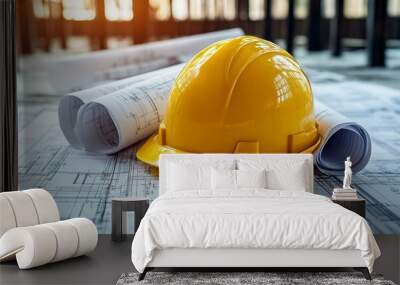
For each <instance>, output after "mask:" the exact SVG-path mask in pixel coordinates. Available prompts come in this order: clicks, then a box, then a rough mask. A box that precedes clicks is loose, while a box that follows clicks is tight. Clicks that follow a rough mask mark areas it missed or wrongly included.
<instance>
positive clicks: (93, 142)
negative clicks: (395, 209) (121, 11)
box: [74, 65, 371, 175]
mask: <svg viewBox="0 0 400 285" xmlns="http://www.w3.org/2000/svg"><path fill="white" fill-rule="evenodd" d="M180 68H182V67H181V66H180V65H178V66H177V67H173V68H166V69H163V70H162V71H160V73H157V74H155V75H154V73H151V74H153V75H154V76H152V77H150V76H148V78H149V79H147V80H144V81H140V82H137V83H135V84H132V85H130V86H128V87H125V88H123V89H121V90H118V91H116V92H113V93H110V94H108V95H106V96H103V97H99V98H97V99H94V100H91V101H90V102H89V103H86V104H84V105H81V106H80V108H79V113H78V118H77V119H76V128H75V131H74V135H75V136H76V139H77V140H78V141H79V144H80V146H81V147H83V148H84V149H85V150H86V151H89V152H94V153H102V154H111V153H115V152H118V151H120V150H121V149H124V148H126V147H128V146H130V145H132V144H134V143H136V142H138V141H140V140H142V139H144V138H146V137H147V136H149V135H150V134H152V133H153V132H155V131H156V130H157V129H158V126H159V124H160V122H161V121H162V120H163V118H164V114H165V109H166V105H167V102H168V95H169V91H170V89H171V87H172V84H173V82H174V80H175V78H176V76H177V75H178V73H179V70H180ZM88 97H89V96H88ZM315 116H316V119H317V121H318V131H319V133H320V135H321V137H322V141H321V144H320V146H319V147H318V149H317V150H316V151H315V152H314V164H315V166H316V167H317V168H318V169H319V170H320V171H321V172H322V173H324V174H327V175H341V174H343V170H344V160H345V159H346V157H347V156H350V157H351V160H352V162H353V167H352V168H353V172H354V173H357V172H359V171H360V170H362V169H363V168H364V167H365V166H366V165H367V163H368V162H369V159H370V156H371V139H370V136H369V134H368V132H367V131H366V130H365V129H364V128H363V127H362V126H361V125H359V124H357V123H355V122H353V121H351V120H349V119H348V118H346V117H345V116H343V115H341V114H339V113H338V112H336V111H334V110H332V109H330V108H328V107H326V106H325V105H323V104H322V103H320V102H318V101H316V100H315Z"/></svg>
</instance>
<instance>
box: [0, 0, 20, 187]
mask: <svg viewBox="0 0 400 285" xmlns="http://www.w3.org/2000/svg"><path fill="white" fill-rule="evenodd" d="M15 5H16V3H15V0H3V1H0V192H3V191H15V190H18V155H17V150H18V135H17V134H18V132H17V94H16V54H15V50H16V46H15V31H16V27H15V26H16V23H15V19H16V8H15Z"/></svg>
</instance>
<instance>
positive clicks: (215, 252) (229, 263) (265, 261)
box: [139, 154, 371, 280]
mask: <svg viewBox="0 0 400 285" xmlns="http://www.w3.org/2000/svg"><path fill="white" fill-rule="evenodd" d="M240 158H246V159H249V158H250V159H251V158H257V159H260V158H262V159H268V160H281V159H290V160H295V161H299V160H303V161H305V162H306V168H307V173H308V181H309V182H308V184H309V187H308V191H309V192H313V184H314V173H313V169H314V167H313V156H312V155H311V154H218V155H216V154H168V155H161V157H160V161H159V175H160V182H159V183H160V184H159V185H160V186H159V187H160V188H159V189H160V190H159V191H160V192H159V193H160V194H162V193H164V192H165V190H166V180H167V175H166V171H165V166H166V162H167V161H171V160H175V159H179V160H180V161H182V159H188V160H190V161H193V160H204V159H205V160H207V161H210V162H212V161H220V160H221V159H223V160H237V159H240ZM159 267H162V268H187V267H196V268H198V267H203V268H204V267H206V268H216V267H223V268H226V267H231V268H237V269H238V271H243V268H271V267H275V268H277V267H279V268H282V267H284V268H295V267H301V268H304V267H309V268H313V267H318V268H323V267H325V268H332V267H335V268H337V267H340V268H343V267H353V268H354V269H356V270H360V271H362V273H363V274H364V276H365V278H366V279H368V280H371V276H370V274H369V271H368V269H367V267H366V264H365V262H364V260H363V259H362V257H361V252H360V251H359V250H329V249H248V248H247V249H246V248H243V249H238V248H232V249H211V248H210V249H190V248H171V249H162V250H160V249H159V250H156V251H155V253H154V256H153V259H152V261H151V262H150V263H149V264H148V266H147V267H146V269H145V271H144V272H143V273H142V274H141V275H140V276H139V280H142V279H143V278H144V277H145V274H146V272H147V271H149V270H152V269H154V268H159Z"/></svg>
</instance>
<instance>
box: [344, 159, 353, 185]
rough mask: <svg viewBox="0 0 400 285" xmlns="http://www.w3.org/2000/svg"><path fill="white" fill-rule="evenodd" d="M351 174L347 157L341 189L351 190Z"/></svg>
mask: <svg viewBox="0 0 400 285" xmlns="http://www.w3.org/2000/svg"><path fill="white" fill-rule="evenodd" d="M352 175H353V172H352V171H351V160H350V156H348V157H347V159H346V161H345V162H344V179H343V189H352V188H351V177H352Z"/></svg>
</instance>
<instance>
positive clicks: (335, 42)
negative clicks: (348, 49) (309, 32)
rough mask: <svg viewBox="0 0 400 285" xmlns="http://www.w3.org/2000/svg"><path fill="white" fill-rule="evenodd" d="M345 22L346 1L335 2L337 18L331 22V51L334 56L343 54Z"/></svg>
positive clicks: (337, 0) (338, 0)
mask: <svg viewBox="0 0 400 285" xmlns="http://www.w3.org/2000/svg"><path fill="white" fill-rule="evenodd" d="M343 20H344V0H335V16H334V17H333V18H332V20H331V49H332V55H333V56H340V55H341V54H342V29H343Z"/></svg>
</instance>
